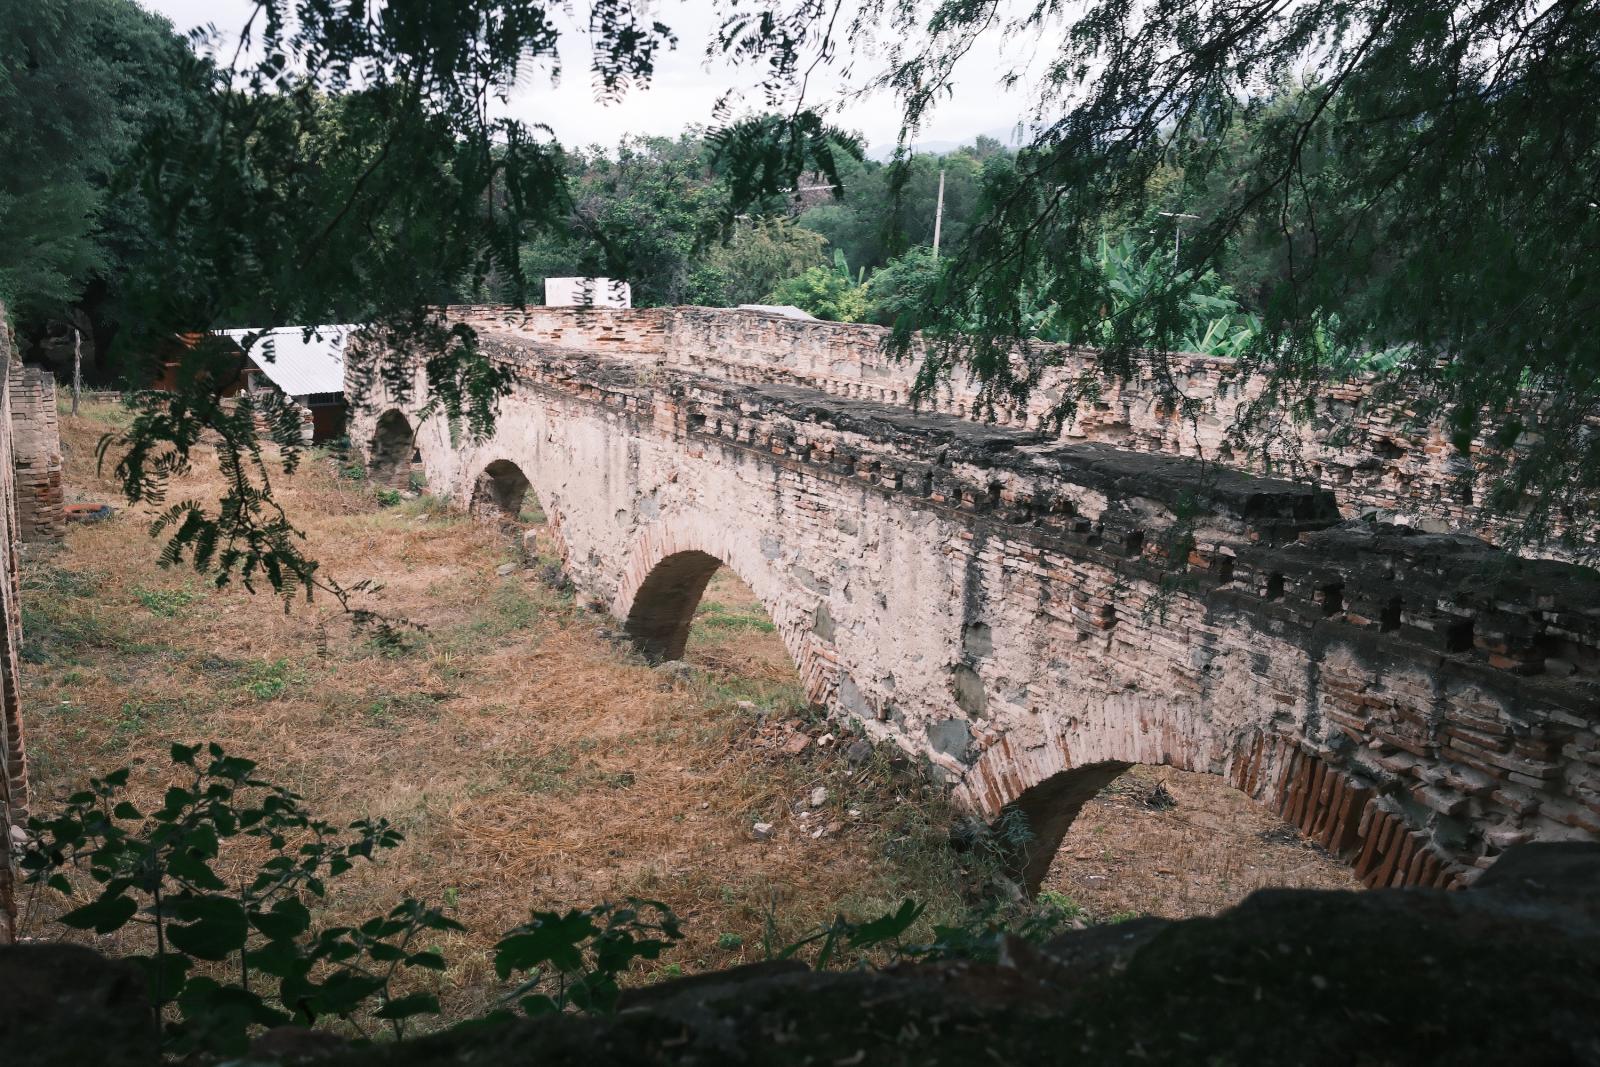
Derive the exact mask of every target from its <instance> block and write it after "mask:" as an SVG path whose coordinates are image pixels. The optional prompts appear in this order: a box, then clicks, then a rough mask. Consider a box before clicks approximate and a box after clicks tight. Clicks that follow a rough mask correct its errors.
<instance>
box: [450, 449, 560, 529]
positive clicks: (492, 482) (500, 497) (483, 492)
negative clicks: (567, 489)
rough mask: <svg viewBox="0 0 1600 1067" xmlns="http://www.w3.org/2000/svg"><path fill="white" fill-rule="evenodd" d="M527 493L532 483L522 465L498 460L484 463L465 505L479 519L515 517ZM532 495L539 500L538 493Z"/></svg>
mask: <svg viewBox="0 0 1600 1067" xmlns="http://www.w3.org/2000/svg"><path fill="white" fill-rule="evenodd" d="M530 492H533V485H532V483H531V482H530V481H529V480H528V476H527V474H526V473H524V472H523V470H522V468H521V467H520V466H518V465H517V464H516V463H515V462H513V461H511V460H509V459H497V460H493V461H491V462H490V463H488V464H487V465H485V466H484V468H483V470H482V471H481V472H480V473H479V474H478V477H477V479H476V480H475V481H474V482H473V483H472V497H471V499H470V500H469V501H468V504H467V507H468V510H469V511H471V512H472V514H473V515H474V516H476V517H478V518H480V519H500V518H507V519H515V518H516V517H517V516H518V515H521V514H522V507H523V503H524V501H526V500H527V498H528V494H529V493H530ZM534 497H535V499H538V493H536V492H535V493H534ZM541 503H542V501H541Z"/></svg>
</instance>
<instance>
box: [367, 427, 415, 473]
mask: <svg viewBox="0 0 1600 1067" xmlns="http://www.w3.org/2000/svg"><path fill="white" fill-rule="evenodd" d="M417 458H418V457H417V445H416V431H415V430H413V429H412V427H411V420H410V419H408V418H406V417H405V415H404V414H402V413H401V412H400V411H398V410H394V409H391V410H389V411H386V412H384V413H383V415H382V416H381V417H380V418H379V419H378V424H377V426H376V427H375V428H374V429H373V432H372V447H371V448H370V449H369V450H368V461H367V473H368V476H369V477H370V478H371V480H372V481H373V482H375V483H376V484H378V485H382V486H385V487H387V488H390V489H409V488H411V467H412V464H413V463H414V462H415V461H416V460H417Z"/></svg>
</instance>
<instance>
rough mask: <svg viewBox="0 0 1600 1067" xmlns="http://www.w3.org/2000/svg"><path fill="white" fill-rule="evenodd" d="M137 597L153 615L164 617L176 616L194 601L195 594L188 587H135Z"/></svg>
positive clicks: (134, 593)
mask: <svg viewBox="0 0 1600 1067" xmlns="http://www.w3.org/2000/svg"><path fill="white" fill-rule="evenodd" d="M133 595H134V597H135V599H137V600H138V601H139V603H140V604H142V605H143V606H144V609H145V610H146V611H148V612H149V613H150V614H152V615H159V616H161V617H162V618H164V619H171V618H175V617H176V616H177V614H178V612H180V611H182V610H183V609H184V608H186V607H188V606H189V605H190V604H191V603H193V602H194V598H195V595H194V594H193V593H191V592H189V591H188V590H186V589H142V588H140V589H135V590H134V591H133Z"/></svg>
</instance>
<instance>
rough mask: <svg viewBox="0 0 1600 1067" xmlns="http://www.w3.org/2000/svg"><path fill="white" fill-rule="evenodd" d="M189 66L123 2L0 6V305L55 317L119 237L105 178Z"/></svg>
mask: <svg viewBox="0 0 1600 1067" xmlns="http://www.w3.org/2000/svg"><path fill="white" fill-rule="evenodd" d="M193 63H194V59H193V57H192V55H191V54H190V53H189V50H188V48H187V47H186V46H185V45H184V44H183V42H182V41H181V40H179V39H178V38H177V37H175V36H174V35H173V34H172V29H171V27H170V26H169V25H168V24H167V22H166V20H164V19H161V18H159V17H158V16H155V15H150V14H147V13H146V12H144V11H142V10H140V9H139V8H138V7H136V6H135V5H133V4H131V3H127V2H125V0H81V2H77V3H68V2H67V0H0V157H3V158H4V159H5V160H6V166H5V167H4V168H3V169H0V300H4V301H5V302H6V303H7V304H9V305H10V306H11V307H12V308H13V310H14V312H16V313H17V314H18V315H19V316H21V317H22V319H23V320H24V323H25V324H32V323H33V322H36V321H37V320H38V319H39V318H41V317H42V316H46V315H50V314H62V313H64V312H65V311H66V309H67V308H68V306H69V305H71V304H72V303H74V302H75V301H76V300H77V299H78V297H79V296H80V295H81V294H82V291H83V288H84V286H86V285H87V284H88V283H89V282H90V281H91V279H93V278H95V277H96V276H103V274H104V273H105V272H107V271H108V270H110V269H112V268H113V264H114V263H115V262H116V260H117V259H118V255H119V252H120V245H121V244H122V243H123V242H125V241H127V240H128V239H129V238H128V237H127V236H126V235H125V233H124V231H123V228H122V227H121V225H120V222H121V216H120V214H119V213H118V212H117V211H115V210H108V204H109V203H111V202H112V201H113V199H114V195H115V194H114V191H113V189H112V187H111V186H112V177H113V175H114V174H115V172H116V171H117V169H118V168H119V166H120V165H121V164H122V163H124V162H125V161H126V159H127V156H128V153H129V151H130V149H131V147H132V144H133V142H134V141H135V140H136V138H137V136H138V134H139V131H140V129H141V128H142V125H143V123H144V122H145V121H146V120H147V118H148V117H149V116H152V115H154V114H156V113H158V112H160V111H161V110H162V109H164V108H167V107H169V106H170V103H171V100H172V98H173V97H174V96H176V94H177V91H178V90H177V85H176V78H175V75H174V73H173V72H174V71H175V70H176V69H178V68H180V67H182V66H183V65H185V64H193Z"/></svg>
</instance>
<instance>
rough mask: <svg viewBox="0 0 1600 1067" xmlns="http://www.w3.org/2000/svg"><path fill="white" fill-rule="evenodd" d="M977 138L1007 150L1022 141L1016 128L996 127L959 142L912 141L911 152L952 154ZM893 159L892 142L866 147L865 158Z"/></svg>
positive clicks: (1017, 145)
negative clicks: (993, 140) (995, 142)
mask: <svg viewBox="0 0 1600 1067" xmlns="http://www.w3.org/2000/svg"><path fill="white" fill-rule="evenodd" d="M979 137H993V138H994V139H995V140H996V141H999V142H1000V143H1001V144H1003V145H1005V146H1006V147H1007V148H1017V147H1019V146H1020V145H1021V143H1022V141H1021V140H1020V139H1019V138H1018V136H1017V127H1016V126H996V127H995V128H993V129H989V130H980V131H978V132H977V133H975V134H973V135H972V136H971V137H968V138H966V139H965V140H961V141H912V142H911V151H912V152H914V153H915V154H917V155H919V156H922V155H931V156H943V155H948V154H949V153H951V152H954V151H955V150H956V149H958V148H961V147H964V146H966V145H970V144H972V143H973V142H974V141H976V140H977V139H978V138H979ZM893 157H894V142H893V141H884V142H883V143H881V144H874V145H869V146H868V147H867V158H868V159H873V160H877V161H878V162H879V163H887V162H888V161H889V160H890V159H892V158H893Z"/></svg>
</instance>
